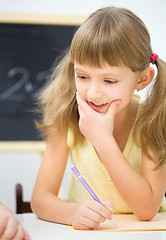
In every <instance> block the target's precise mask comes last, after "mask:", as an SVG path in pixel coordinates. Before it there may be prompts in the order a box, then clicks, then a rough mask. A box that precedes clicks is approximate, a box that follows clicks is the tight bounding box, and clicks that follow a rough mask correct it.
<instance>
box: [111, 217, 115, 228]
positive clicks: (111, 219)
mask: <svg viewBox="0 0 166 240" xmlns="http://www.w3.org/2000/svg"><path fill="white" fill-rule="evenodd" d="M110 220H111V222H112V223H113V224H114V225H115V226H116V223H115V221H114V220H113V218H111V219H110Z"/></svg>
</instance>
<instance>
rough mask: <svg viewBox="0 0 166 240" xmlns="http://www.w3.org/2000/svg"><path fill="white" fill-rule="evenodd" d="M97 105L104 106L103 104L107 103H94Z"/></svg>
mask: <svg viewBox="0 0 166 240" xmlns="http://www.w3.org/2000/svg"><path fill="white" fill-rule="evenodd" d="M93 104H94V105H95V106H98V107H99V106H102V105H104V104H105V103H93Z"/></svg>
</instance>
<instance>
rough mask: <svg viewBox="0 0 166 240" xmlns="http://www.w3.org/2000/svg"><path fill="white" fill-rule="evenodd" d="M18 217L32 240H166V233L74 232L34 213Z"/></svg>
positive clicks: (18, 215)
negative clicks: (44, 219)
mask: <svg viewBox="0 0 166 240" xmlns="http://www.w3.org/2000/svg"><path fill="white" fill-rule="evenodd" d="M16 216H17V218H18V219H19V221H20V222H21V224H22V225H23V226H24V227H25V229H26V230H27V231H28V232H29V234H30V237H31V240H55V239H56V240H58V239H60V240H63V239H64V240H69V239H72V240H75V239H77V240H108V239H109V240H166V231H138V232H137V231H134V232H93V230H91V231H75V232H73V231H72V230H71V229H70V228H69V227H68V226H66V225H62V224H56V223H51V222H46V221H43V220H40V219H38V218H37V217H36V215H35V214H33V213H26V214H17V215H16Z"/></svg>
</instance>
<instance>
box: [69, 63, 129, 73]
mask: <svg viewBox="0 0 166 240" xmlns="http://www.w3.org/2000/svg"><path fill="white" fill-rule="evenodd" d="M74 70H75V71H76V72H77V71H81V72H83V73H89V74H91V73H92V74H99V75H103V76H104V75H114V76H117V77H118V76H119V77H120V76H123V75H124V74H129V73H133V71H132V70H131V69H130V68H129V67H126V66H125V65H121V66H111V65H109V64H108V63H107V62H105V63H103V65H102V66H101V67H97V66H92V65H88V64H80V63H78V62H76V61H75V62H74Z"/></svg>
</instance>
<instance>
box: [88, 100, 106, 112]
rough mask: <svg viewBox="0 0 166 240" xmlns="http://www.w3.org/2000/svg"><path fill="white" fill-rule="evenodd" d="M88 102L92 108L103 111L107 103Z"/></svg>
mask: <svg viewBox="0 0 166 240" xmlns="http://www.w3.org/2000/svg"><path fill="white" fill-rule="evenodd" d="M88 104H89V106H90V107H91V108H92V109H93V110H95V111H97V112H103V110H104V109H105V107H106V106H107V105H108V103H94V102H88ZM104 112H105V111H104Z"/></svg>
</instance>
